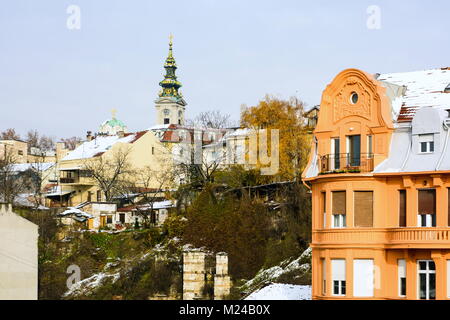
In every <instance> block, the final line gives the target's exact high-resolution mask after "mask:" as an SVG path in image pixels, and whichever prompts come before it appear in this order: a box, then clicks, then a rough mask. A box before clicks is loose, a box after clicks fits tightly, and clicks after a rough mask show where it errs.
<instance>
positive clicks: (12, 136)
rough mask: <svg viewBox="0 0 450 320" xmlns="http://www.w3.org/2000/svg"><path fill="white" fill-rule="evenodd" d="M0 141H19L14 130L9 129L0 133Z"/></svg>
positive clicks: (18, 136)
mask: <svg viewBox="0 0 450 320" xmlns="http://www.w3.org/2000/svg"><path fill="white" fill-rule="evenodd" d="M0 140H20V135H19V134H18V133H17V132H16V130H15V129H13V128H9V129H6V130H5V131H3V132H1V133H0Z"/></svg>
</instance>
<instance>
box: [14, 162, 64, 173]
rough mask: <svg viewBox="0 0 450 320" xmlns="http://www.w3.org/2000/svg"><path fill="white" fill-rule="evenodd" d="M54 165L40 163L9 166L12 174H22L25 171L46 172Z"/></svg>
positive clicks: (52, 163)
mask: <svg viewBox="0 0 450 320" xmlns="http://www.w3.org/2000/svg"><path fill="white" fill-rule="evenodd" d="M54 165H55V163H54V162H42V163H17V164H13V165H12V166H11V168H12V170H13V171H14V172H24V171H27V170H34V171H46V170H48V169H50V168H51V167H53V166H54Z"/></svg>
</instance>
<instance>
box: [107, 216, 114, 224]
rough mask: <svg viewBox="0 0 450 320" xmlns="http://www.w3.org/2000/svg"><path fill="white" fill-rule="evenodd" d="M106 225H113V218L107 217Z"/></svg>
mask: <svg viewBox="0 0 450 320" xmlns="http://www.w3.org/2000/svg"><path fill="white" fill-rule="evenodd" d="M106 223H107V224H112V223H113V218H112V216H107V217H106Z"/></svg>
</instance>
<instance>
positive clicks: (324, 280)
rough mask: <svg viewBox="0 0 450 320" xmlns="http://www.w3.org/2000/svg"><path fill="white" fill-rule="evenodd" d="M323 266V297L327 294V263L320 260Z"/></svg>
mask: <svg viewBox="0 0 450 320" xmlns="http://www.w3.org/2000/svg"><path fill="white" fill-rule="evenodd" d="M320 262H321V266H322V295H324V296H325V295H326V294H327V261H326V260H325V259H323V258H322V259H320Z"/></svg>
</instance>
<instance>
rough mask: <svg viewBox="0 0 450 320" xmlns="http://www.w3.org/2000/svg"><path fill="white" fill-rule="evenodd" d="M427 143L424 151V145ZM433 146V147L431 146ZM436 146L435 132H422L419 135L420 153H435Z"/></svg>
mask: <svg viewBox="0 0 450 320" xmlns="http://www.w3.org/2000/svg"><path fill="white" fill-rule="evenodd" d="M423 144H425V146H426V148H425V149H426V150H425V151H422V145H423ZM431 146H433V147H431ZM435 148H436V146H435V143H434V134H433V133H431V134H420V135H419V153H420V154H430V153H434V150H435Z"/></svg>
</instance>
